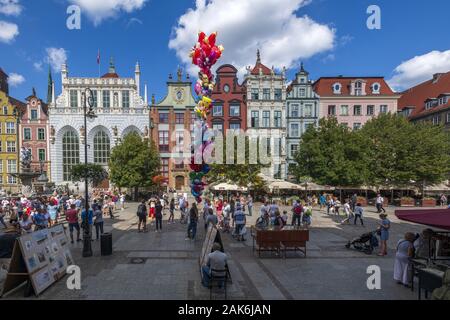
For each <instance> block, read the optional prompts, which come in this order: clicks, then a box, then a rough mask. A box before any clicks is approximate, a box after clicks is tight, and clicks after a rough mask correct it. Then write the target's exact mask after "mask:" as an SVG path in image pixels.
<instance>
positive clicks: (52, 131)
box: [50, 126, 55, 137]
mask: <svg viewBox="0 0 450 320" xmlns="http://www.w3.org/2000/svg"><path fill="white" fill-rule="evenodd" d="M50 135H51V136H52V137H54V136H55V127H54V126H51V127H50Z"/></svg>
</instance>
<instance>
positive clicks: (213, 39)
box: [208, 32, 217, 47]
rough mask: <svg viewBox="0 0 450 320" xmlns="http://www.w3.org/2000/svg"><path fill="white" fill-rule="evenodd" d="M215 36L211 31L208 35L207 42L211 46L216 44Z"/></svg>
mask: <svg viewBox="0 0 450 320" xmlns="http://www.w3.org/2000/svg"><path fill="white" fill-rule="evenodd" d="M216 36H217V33H215V32H213V33H211V35H210V36H209V37H208V42H209V45H210V46H211V47H214V46H215V45H216Z"/></svg>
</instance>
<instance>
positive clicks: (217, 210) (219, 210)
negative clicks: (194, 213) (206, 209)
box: [216, 198, 224, 220]
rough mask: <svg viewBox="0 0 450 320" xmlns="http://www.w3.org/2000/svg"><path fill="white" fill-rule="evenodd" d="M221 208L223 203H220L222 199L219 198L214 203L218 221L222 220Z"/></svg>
mask: <svg viewBox="0 0 450 320" xmlns="http://www.w3.org/2000/svg"><path fill="white" fill-rule="evenodd" d="M223 207H224V202H223V201H222V198H219V200H217V202H216V212H217V217H219V220H221V219H222V211H223Z"/></svg>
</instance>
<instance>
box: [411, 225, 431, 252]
mask: <svg viewBox="0 0 450 320" xmlns="http://www.w3.org/2000/svg"><path fill="white" fill-rule="evenodd" d="M433 235H434V232H433V230H432V229H430V228H426V229H423V230H422V232H421V233H420V234H419V235H418V237H416V240H415V241H414V252H415V258H418V259H426V260H428V259H430V257H431V251H432V250H431V249H432V247H433V244H432V241H431V239H432V238H433Z"/></svg>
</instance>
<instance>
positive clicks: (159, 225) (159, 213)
mask: <svg viewBox="0 0 450 320" xmlns="http://www.w3.org/2000/svg"><path fill="white" fill-rule="evenodd" d="M162 211H163V206H162V204H161V201H156V203H155V219H156V232H161V231H162V219H163V214H162Z"/></svg>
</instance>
